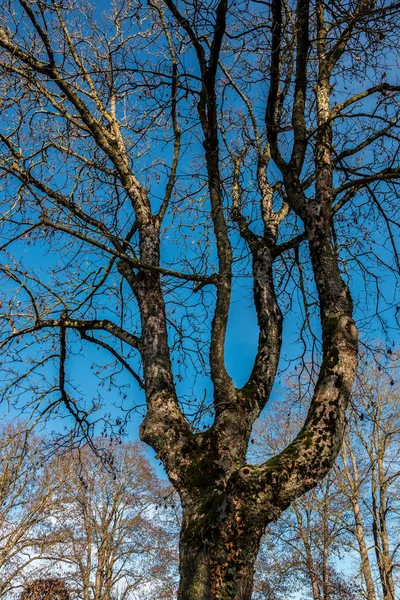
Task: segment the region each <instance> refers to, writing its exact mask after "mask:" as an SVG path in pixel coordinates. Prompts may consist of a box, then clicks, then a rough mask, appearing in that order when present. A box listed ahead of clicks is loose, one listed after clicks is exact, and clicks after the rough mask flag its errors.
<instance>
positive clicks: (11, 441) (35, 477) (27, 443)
mask: <svg viewBox="0 0 400 600" xmlns="http://www.w3.org/2000/svg"><path fill="white" fill-rule="evenodd" d="M44 461H45V449H44V447H43V445H42V443H41V441H40V439H39V438H37V437H35V436H33V435H29V434H28V433H27V432H26V427H25V426H24V424H22V423H20V424H17V425H14V426H12V425H11V424H9V425H7V426H3V427H2V428H1V429H0V572H1V575H0V597H3V596H5V595H7V594H8V593H9V592H10V591H11V590H13V589H15V588H16V587H18V586H19V585H21V581H22V576H23V574H24V572H25V571H26V570H27V569H29V567H30V566H32V564H33V562H34V561H35V560H36V558H37V555H36V553H35V552H34V551H33V547H34V546H35V544H36V543H37V535H38V529H39V527H40V525H41V524H42V523H43V522H44V521H45V520H46V519H47V518H48V517H49V515H50V514H51V511H52V501H53V494H54V492H55V490H56V488H57V484H58V482H57V481H54V480H53V479H50V478H49V477H48V476H47V475H46V474H45V473H44V472H43V463H44Z"/></svg>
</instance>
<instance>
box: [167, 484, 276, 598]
mask: <svg viewBox="0 0 400 600" xmlns="http://www.w3.org/2000/svg"><path fill="white" fill-rule="evenodd" d="M263 512H264V511H263ZM265 520H266V518H265V514H264V515H261V514H260V515H257V514H254V511H253V513H251V512H249V511H248V510H246V506H245V503H242V502H241V501H240V500H239V499H238V498H237V497H235V496H234V495H231V496H228V495H227V494H221V495H216V496H214V497H213V496H211V497H209V498H208V500H207V501H206V502H204V501H203V502H201V503H191V505H190V506H187V507H184V511H183V523H182V529H181V536H180V586H179V593H178V600H211V599H213V600H214V599H218V600H250V598H251V595H252V590H253V579H254V570H255V563H256V559H257V554H258V550H259V546H260V540H261V536H262V534H263V532H264V529H265V526H264V522H265ZM270 520H272V519H270Z"/></svg>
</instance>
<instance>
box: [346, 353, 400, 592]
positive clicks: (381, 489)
mask: <svg viewBox="0 0 400 600" xmlns="http://www.w3.org/2000/svg"><path fill="white" fill-rule="evenodd" d="M380 358H381V360H380V361H379V362H377V364H375V365H374V366H372V367H371V365H367V366H365V365H362V368H361V369H360V373H359V377H358V385H357V388H356V392H355V394H354V407H353V408H354V411H353V413H352V418H351V421H350V427H351V429H352V435H351V436H350V435H346V437H345V441H344V444H343V449H342V452H341V455H340V461H339V464H338V469H337V474H336V477H337V480H338V482H339V483H340V485H341V489H342V493H343V495H345V496H346V497H347V498H348V500H349V502H350V504H351V507H352V512H353V519H354V535H355V538H356V540H357V545H358V548H357V550H358V551H359V553H360V559H361V573H362V576H363V579H364V583H365V589H366V594H365V597H366V598H368V600H375V599H376V598H377V597H379V596H380V589H381V590H382V598H384V599H385V600H386V599H387V600H394V599H395V574H396V571H397V570H398V568H399V567H398V558H397V557H398V555H399V543H398V539H397V538H398V535H397V532H398V528H399V522H398V510H399V504H398V500H399V499H398V497H397V496H396V484H398V481H399V477H400V455H399V436H400V420H399V410H398V409H399V385H398V383H399V382H398V373H397V372H396V371H398V360H393V359H391V360H389V361H387V360H386V361H385V360H382V357H380ZM382 363H383V364H384V365H385V363H386V368H383V367H382ZM372 549H373V551H374V554H375V560H374V559H373V556H371V551H370V552H369V550H372ZM375 564H376V565H377V567H378V573H379V578H378V580H379V583H378V581H376V578H374V577H373V571H374V565H375Z"/></svg>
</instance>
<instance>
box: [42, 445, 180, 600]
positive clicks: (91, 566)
mask: <svg viewBox="0 0 400 600" xmlns="http://www.w3.org/2000/svg"><path fill="white" fill-rule="evenodd" d="M95 441H96V447H97V448H98V449H99V448H103V449H106V450H107V453H108V458H109V462H108V469H107V468H105V466H104V464H102V462H101V461H99V458H98V456H96V455H95V454H93V452H92V451H91V450H90V449H89V448H88V447H86V448H84V449H83V450H79V451H78V450H76V451H74V452H67V453H65V454H64V455H62V456H61V457H60V458H58V459H57V460H54V461H53V462H52V463H51V464H50V465H49V466H48V469H49V471H51V472H52V473H53V476H54V477H57V478H59V479H60V480H61V481H62V484H61V486H60V489H59V490H58V492H57V494H56V497H55V498H54V500H55V507H54V510H53V512H52V519H51V522H48V523H47V524H46V527H45V528H43V529H42V532H41V535H39V536H38V537H39V539H38V545H39V553H40V557H41V561H42V565H44V566H42V567H41V568H42V571H44V573H46V572H47V573H50V574H51V573H54V572H55V569H60V567H61V568H63V571H64V578H65V580H66V581H67V582H68V585H69V588H70V589H71V591H73V593H74V595H77V596H78V597H79V598H82V599H83V600H112V599H113V598H119V599H120V600H124V599H125V598H126V599H128V598H133V597H135V595H137V594H140V596H141V597H142V598H145V597H150V596H151V597H153V594H155V595H157V597H158V598H172V597H173V591H174V584H176V572H175V571H176V568H175V565H176V561H177V556H176V553H175V552H174V544H175V543H176V538H177V532H176V531H172V532H170V531H168V527H167V525H168V523H167V522H166V521H167V516H166V514H165V513H166V511H165V509H164V505H165V504H166V503H167V504H168V499H166V497H168V496H169V495H170V490H168V489H167V488H166V486H165V485H163V484H162V482H161V481H160V480H159V479H158V477H157V476H156V475H155V473H154V470H153V469H152V468H151V466H150V464H149V462H148V460H147V459H146V457H145V455H144V453H143V448H141V447H140V444H139V443H135V444H132V443H130V444H120V443H118V442H114V443H111V445H110V444H109V443H107V440H104V439H103V440H99V439H96V440H95ZM164 521H165V525H164ZM149 590H151V591H149ZM166 590H167V591H166ZM166 594H167V595H166Z"/></svg>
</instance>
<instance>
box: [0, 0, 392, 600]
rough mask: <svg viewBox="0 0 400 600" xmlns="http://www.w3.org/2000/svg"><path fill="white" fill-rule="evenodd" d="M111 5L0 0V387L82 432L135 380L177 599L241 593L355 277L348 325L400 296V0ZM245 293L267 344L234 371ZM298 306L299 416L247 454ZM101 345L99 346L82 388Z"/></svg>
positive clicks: (349, 347)
mask: <svg viewBox="0 0 400 600" xmlns="http://www.w3.org/2000/svg"><path fill="white" fill-rule="evenodd" d="M105 8H106V9H107V10H106V12H105V13H104V14H103V13H102V12H101V10H100V8H99V7H97V8H94V7H90V6H87V4H86V3H84V2H80V1H79V0H77V1H75V0H43V1H42V0H39V1H33V0H19V1H18V2H17V1H6V2H4V3H3V5H2V8H1V9H0V48H1V49H2V54H1V57H0V69H1V80H0V102H1V106H2V118H1V131H0V148H1V149H0V176H1V180H2V186H3V197H2V214H1V227H2V238H1V246H0V248H1V250H2V254H3V260H2V266H1V271H2V275H3V287H2V300H1V301H2V310H3V314H2V326H1V334H2V349H3V353H4V355H5V359H4V361H3V364H2V367H3V381H4V389H3V398H4V399H6V400H9V401H11V400H12V402H13V403H14V404H16V405H18V404H19V406H20V407H21V406H22V407H23V409H24V411H25V413H26V412H27V411H31V413H32V416H33V418H35V419H37V418H38V417H43V416H46V415H49V414H59V415H68V416H69V417H72V418H73V420H74V423H75V425H76V429H77V431H78V432H79V434H80V435H81V436H82V437H84V438H86V439H87V438H90V436H91V435H92V434H93V423H94V422H95V421H96V419H97V417H96V414H98V413H97V410H98V408H99V406H100V405H101V404H102V402H104V401H105V399H106V398H107V387H108V386H109V388H110V392H111V393H113V391H114V390H116V389H119V390H120V392H121V400H120V404H121V408H122V411H123V412H122V418H121V417H120V416H118V418H115V417H114V414H115V413H114V410H113V411H112V413H111V414H110V411H109V410H108V408H106V409H105V410H104V409H103V415H102V418H103V419H107V420H108V421H112V425H113V426H115V427H116V428H117V430H118V428H121V427H122V428H123V427H124V421H125V417H126V416H127V415H129V414H130V413H131V411H132V410H133V409H134V408H135V407H138V406H140V405H141V404H142V399H141V396H140V394H139V388H140V389H143V391H144V395H145V400H146V408H145V410H144V411H143V412H144V420H143V422H142V424H141V427H140V436H141V438H142V439H143V440H144V441H145V442H147V443H148V444H150V445H151V446H152V447H153V448H154V450H155V451H156V453H157V456H158V457H159V458H160V460H161V461H162V462H163V464H164V467H165V469H166V472H167V474H168V477H169V479H170V481H171V482H172V483H173V485H174V486H175V488H176V489H177V490H178V492H179V494H180V497H181V501H182V505H183V525H182V532H181V542H180V543H181V584H180V591H179V597H180V598H181V599H184V598H185V599H186V598H190V599H191V600H197V599H200V598H209V597H212V598H223V599H225V598H226V599H227V598H235V599H237V600H239V599H247V598H249V597H250V594H251V589H252V581H253V571H254V562H255V558H256V555H257V552H258V547H259V542H260V538H261V535H262V532H263V530H264V528H265V526H266V524H267V523H268V522H270V521H271V520H275V519H277V518H278V517H279V515H280V514H281V513H282V511H283V510H285V509H286V508H287V507H288V505H289V504H290V503H291V502H292V501H293V500H294V499H295V498H297V497H298V496H300V495H301V494H302V493H304V492H305V491H307V490H309V489H311V488H312V487H314V486H315V485H316V484H317V483H318V481H320V480H321V478H323V477H324V476H325V474H326V473H327V472H328V471H329V469H330V468H331V466H332V465H333V463H334V460H335V458H336V456H337V454H338V452H339V449H340V446H341V443H342V438H343V433H344V425H345V411H346V407H347V403H348V400H349V397H350V393H351V388H352V384H353V380H354V374H355V369H356V361H357V346H358V333H357V328H356V324H355V321H354V316H355V315H354V314H353V309H354V300H353V298H352V294H353V297H354V299H355V300H356V307H357V309H358V314H356V316H357V317H358V321H359V322H360V323H361V325H362V326H363V329H365V328H367V327H370V326H371V322H372V326H374V323H375V322H376V320H377V319H376V318H378V320H380V323H381V324H382V325H383V327H384V331H385V334H386V335H388V336H390V334H391V331H390V329H391V327H392V326H393V322H394V319H395V317H396V315H397V312H398V311H397V305H396V297H395V289H394V288H393V287H392V281H393V274H394V273H396V272H398V266H399V259H398V253H397V249H396V231H397V230H396V228H397V227H398V203H397V197H398V181H399V175H400V167H399V158H398V141H399V139H398V120H399V105H398V94H399V90H400V87H399V82H398V80H397V74H396V65H397V64H398V59H399V56H398V48H399V44H398V33H399V31H398V19H397V17H398V12H399V9H398V6H397V4H396V3H390V2H386V1H379V2H370V1H369V0H356V1H353V0H349V1H347V2H344V3H341V4H340V5H339V4H337V3H336V2H333V3H332V2H329V3H325V2H323V0H315V2H309V1H307V0H298V2H285V1H282V0H272V2H271V3H268V2H264V1H263V0H254V1H252V2H247V1H245V2H241V1H234V2H233V3H231V4H228V2H227V0H219V1H218V2H214V1H210V2H202V1H194V0H193V1H190V2H187V3H186V2H182V3H174V2H173V1H172V0H164V1H159V0H149V2H147V3H143V4H142V3H141V2H132V1H131V0H122V1H118V2H114V3H112V4H110V6H107V7H105ZM385 277H386V279H385ZM249 294H250V295H251V302H252V305H253V306H254V312H255V315H256V319H257V325H258V343H257V345H256V346H257V347H256V348H255V351H254V356H253V359H252V365H251V366H250V368H249V369H248V373H247V374H246V377H243V379H244V381H241V380H240V381H238V378H237V377H236V374H235V373H232V372H230V371H229V369H228V368H227V361H226V357H225V354H226V338H227V329H228V326H229V325H230V323H229V322H228V319H229V316H230V315H232V306H233V305H234V301H235V300H236V299H239V300H240V302H242V303H247V304H248V303H249V300H248V295H249ZM299 311H301V313H300V312H299ZM300 314H301V315H302V318H301V319H300V317H299V315H300ZM293 316H294V318H295V320H296V319H297V320H301V323H300V325H299V328H298V334H297V336H296V335H295V336H293V337H291V338H290V336H289V339H291V341H292V342H293V341H296V339H297V341H298V343H299V354H300V355H301V354H302V355H303V356H305V355H306V354H308V353H310V352H312V353H313V358H314V361H313V369H312V370H313V372H312V373H310V382H312V381H313V382H315V386H314V390H313V393H312V394H311V399H310V403H309V410H308V413H307V416H306V418H305V421H304V423H303V424H302V426H301V427H300V429H299V431H298V435H297V436H296V438H295V439H294V441H293V442H292V443H291V444H289V445H288V446H287V447H286V448H285V449H284V450H283V451H282V452H280V453H279V454H277V456H275V457H273V458H271V459H270V460H268V461H266V462H265V463H263V464H262V465H257V466H255V465H251V464H247V461H246V453H247V448H248V443H249V439H250V435H251V430H252V426H253V424H254V422H255V421H256V419H257V418H258V417H259V415H260V414H261V412H262V411H263V409H264V408H265V406H266V404H267V402H268V399H269V398H270V396H271V391H272V388H273V385H274V382H275V377H276V373H277V369H278V365H279V361H280V355H281V348H282V332H283V326H284V322H285V319H286V322H287V323H289V324H290V323H292V322H293ZM373 317H374V318H375V320H372V321H371V319H372V318H373ZM290 327H291V325H290ZM95 347H98V348H100V349H101V352H102V355H101V356H103V357H104V356H106V355H107V356H109V360H108V362H107V361H106V362H105V363H104V362H103V364H101V365H100V366H99V367H95V369H94V370H93V377H94V378H97V384H96V385H97V388H96V390H95V393H94V394H93V395H92V396H91V397H89V398H88V397H86V398H85V393H84V392H85V390H84V384H85V383H86V382H85V380H86V379H87V380H88V381H89V380H90V382H91V381H92V376H90V377H89V376H88V375H87V374H86V373H85V372H84V370H83V369H81V361H83V360H84V359H83V356H88V357H89V360H90V358H91V357H93V353H92V349H94V348H95ZM235 352H237V353H240V347H239V348H235ZM128 377H129V378H130V380H131V381H132V384H134V386H133V387H131V388H129V387H127V386H128V385H129V384H128V381H129V380H128ZM206 379H207V380H208V382H209V383H208V384H207V385H206V386H205V387H206V391H205V393H204V394H202V393H201V392H200V389H201V388H200V386H204V381H205V380H206ZM81 382H82V385H81V387H80V383H81ZM199 388H200V389H199Z"/></svg>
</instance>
